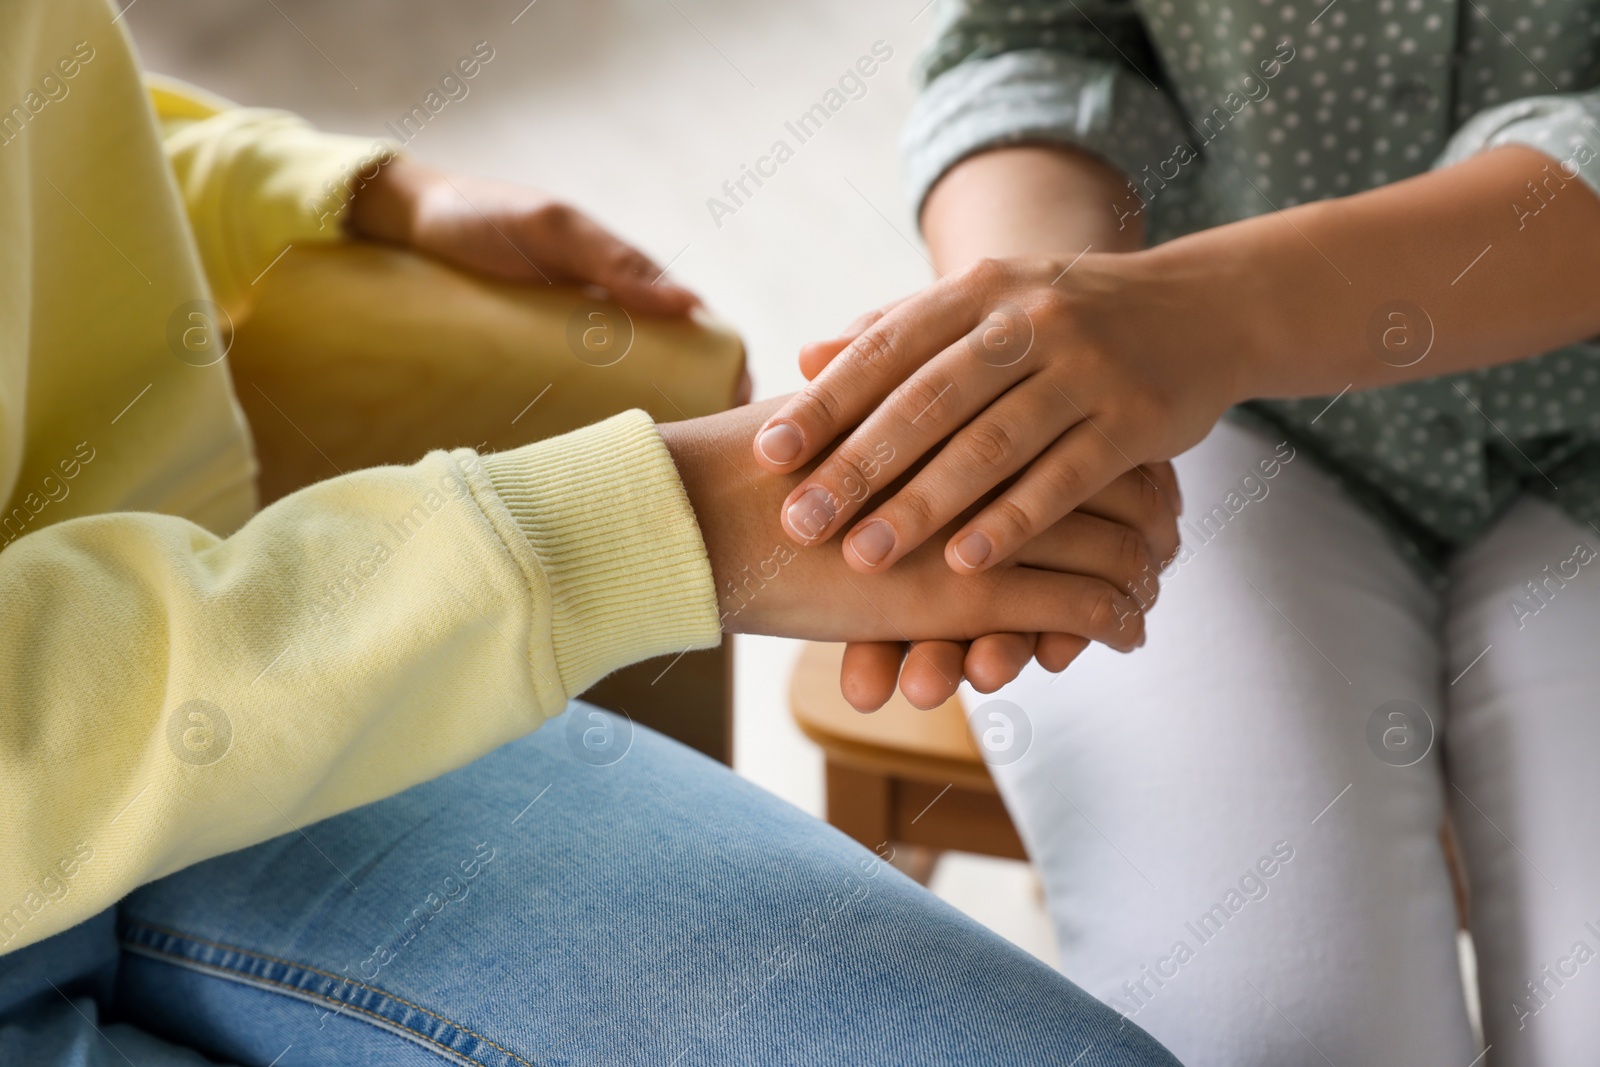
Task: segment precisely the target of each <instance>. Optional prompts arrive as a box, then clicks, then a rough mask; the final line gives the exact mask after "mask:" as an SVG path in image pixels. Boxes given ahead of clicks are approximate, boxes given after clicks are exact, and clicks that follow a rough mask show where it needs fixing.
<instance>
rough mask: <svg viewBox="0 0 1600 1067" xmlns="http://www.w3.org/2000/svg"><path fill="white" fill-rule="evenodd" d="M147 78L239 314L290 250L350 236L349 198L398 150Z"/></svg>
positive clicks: (210, 270) (188, 195) (220, 278)
mask: <svg viewBox="0 0 1600 1067" xmlns="http://www.w3.org/2000/svg"><path fill="white" fill-rule="evenodd" d="M146 84H147V86H148V89H149V92H150V98H151V102H152V103H153V105H154V106H155V111H156V118H157V120H158V121H159V122H160V125H161V136H162V146H163V148H164V149H165V151H166V156H167V163H168V165H169V166H170V167H171V168H172V172H173V176H174V178H175V179H176V181H177V184H178V192H179V194H180V196H181V197H182V198H183V203H184V207H185V208H186V209H187V211H188V214H189V223H190V226H191V228H192V229H193V231H194V236H195V242H196V244H197V246H198V249H199V253H200V260H201V262H202V264H203V265H204V267H205V273H206V278H207V280H208V281H210V283H211V288H212V291H213V299H215V300H216V301H217V303H219V304H221V305H222V306H223V307H224V308H226V309H227V311H228V313H229V314H230V315H235V316H236V317H237V316H241V315H242V314H243V313H244V312H245V310H246V309H247V308H248V304H249V301H248V300H247V298H246V294H247V293H248V292H249V290H250V287H251V283H252V282H254V281H255V279H256V278H257V277H259V276H260V274H261V272H262V271H264V270H266V269H267V268H268V267H269V266H270V265H271V264H272V262H273V261H274V260H275V259H276V258H277V256H279V255H280V254H281V253H282V252H283V251H284V249H286V248H288V247H289V246H290V245H297V244H298V245H305V244H315V243H325V242H329V241H337V240H339V239H340V238H341V237H342V236H343V231H342V229H341V220H342V219H343V217H344V210H345V206H346V205H347V204H348V203H349V202H350V199H351V197H353V196H354V195H355V191H356V190H357V189H359V188H360V186H361V183H362V181H363V180H366V181H370V180H371V179H372V178H374V177H376V176H377V173H378V168H379V167H381V166H382V165H383V163H384V162H386V161H387V160H388V159H390V158H392V157H393V155H394V148H393V146H391V145H389V144H387V143H386V142H384V141H381V140H379V141H373V140H368V139H363V138H360V137H345V136H340V135H337V134H330V133H322V132H321V131H319V130H316V129H314V128H313V127H312V126H311V125H310V124H309V123H307V122H306V121H305V120H303V119H301V118H300V117H298V116H296V115H293V114H291V113H289V112H287V111H277V110H273V109H269V108H254V107H238V106H236V105H234V104H232V103H230V102H229V101H227V100H224V99H222V98H220V97H216V96H212V95H210V94H208V93H206V92H205V91H204V90H201V89H197V88H195V87H193V86H190V85H186V84H184V83H182V82H179V81H175V80H173V79H170V78H158V77H147V78H146Z"/></svg>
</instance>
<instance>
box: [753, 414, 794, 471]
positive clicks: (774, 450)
mask: <svg viewBox="0 0 1600 1067" xmlns="http://www.w3.org/2000/svg"><path fill="white" fill-rule="evenodd" d="M804 443H805V442H804V441H803V440H801V437H800V431H799V430H797V429H795V427H794V424H793V423H789V422H775V423H773V424H772V425H771V426H768V427H767V428H766V429H765V430H762V431H761V433H760V434H758V435H757V436H756V447H757V448H759V449H760V450H761V454H762V455H763V456H765V457H766V459H767V462H768V463H779V464H782V463H788V462H789V461H790V460H792V459H794V457H796V456H798V455H799V454H800V446H801V445H802V444H804Z"/></svg>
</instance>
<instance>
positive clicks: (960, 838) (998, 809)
mask: <svg viewBox="0 0 1600 1067" xmlns="http://www.w3.org/2000/svg"><path fill="white" fill-rule="evenodd" d="M843 656H844V646H843V645H825V644H818V643H815V642H808V643H807V644H806V646H805V648H804V649H803V650H802V651H801V653H800V660H799V662H798V663H797V664H796V665H795V669H794V677H793V679H792V680H791V682H790V686H789V710H790V713H791V714H792V715H793V716H794V721H795V723H796V725H798V726H799V727H800V730H801V732H802V733H804V734H805V735H806V736H807V737H809V738H810V739H811V740H812V741H814V742H816V744H817V746H818V747H819V748H821V749H822V755H823V759H824V761H825V764H824V765H825V768H826V774H827V819H828V822H829V823H831V824H832V825H833V826H835V827H837V828H838V829H840V830H843V831H844V832H845V833H847V834H849V835H850V836H851V837H853V838H855V839H856V840H857V841H859V842H861V843H862V844H863V845H865V846H867V847H868V848H870V849H874V850H877V851H880V852H882V851H883V850H884V846H885V845H887V846H889V847H892V848H893V849H894V850H895V860H894V862H895V864H896V866H898V867H900V868H901V869H902V870H904V871H905V872H906V873H907V874H909V875H911V876H912V877H913V878H916V879H917V880H918V881H919V882H923V883H926V882H927V881H928V879H929V878H930V877H932V874H933V868H934V866H935V865H936V864H937V863H938V859H939V854H940V853H942V852H944V851H946V850H947V849H955V850H956V851H959V852H976V853H978V854H979V855H983V856H999V857H1001V858H1002V859H1017V860H1025V859H1027V858H1028V854H1027V851H1026V850H1025V849H1024V848H1023V847H1022V839H1021V838H1020V837H1019V836H1018V835H1017V828H1016V826H1015V825H1014V824H1013V823H1012V821H1011V816H1010V815H1009V814H1008V813H1007V812H1006V808H1005V804H1003V803H1002V802H1001V800H1000V795H999V793H998V792H996V790H995V786H994V779H993V778H992V777H991V776H990V774H989V768H988V766H987V765H986V764H985V763H984V762H983V757H982V756H981V755H980V754H979V752H978V747H977V745H975V744H974V743H973V741H972V735H971V734H970V733H969V732H968V730H967V721H966V720H967V713H966V709H965V708H964V707H963V706H962V704H961V698H960V696H955V697H952V698H951V699H950V700H947V701H945V702H944V703H943V704H941V705H939V706H938V707H937V708H934V709H933V710H932V711H922V710H920V709H918V708H916V707H914V706H912V704H911V703H910V702H909V701H907V700H906V699H905V697H903V696H901V695H900V694H899V693H898V692H897V693H895V695H894V698H893V699H892V700H890V701H889V703H888V704H886V705H884V707H883V709H882V710H880V711H878V712H876V713H874V714H871V715H863V714H861V713H860V712H859V711H857V710H856V709H855V708H852V707H851V706H850V704H849V703H848V702H847V701H846V700H845V699H844V696H843V695H842V694H841V693H840V692H839V664H840V661H841V660H842V658H843ZM1439 844H1440V848H1441V849H1442V851H1443V852H1444V858H1445V863H1446V865H1447V866H1448V867H1449V870H1450V877H1451V882H1452V883H1453V888H1454V890H1455V901H1456V918H1457V921H1458V922H1459V924H1460V926H1461V929H1463V930H1465V929H1466V928H1467V883H1466V877H1465V874H1464V871H1463V869H1462V866H1461V860H1460V856H1459V854H1458V852H1457V850H1456V842H1455V833H1454V831H1453V829H1452V828H1451V826H1450V823H1449V821H1448V819H1447V820H1446V821H1445V822H1444V823H1443V824H1442V825H1441V826H1440V827H1439Z"/></svg>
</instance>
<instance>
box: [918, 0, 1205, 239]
mask: <svg viewBox="0 0 1600 1067" xmlns="http://www.w3.org/2000/svg"><path fill="white" fill-rule="evenodd" d="M920 76H921V79H922V82H923V89H922V93H921V95H920V96H919V97H918V99H917V102H916V104H915V106H914V107H913V108H912V112H911V118H910V121H909V122H908V123H907V126H906V130H905V134H904V137H903V140H902V151H903V153H904V156H905V164H906V166H905V170H906V181H907V186H908V192H909V193H910V196H911V201H912V203H913V204H914V205H915V206H916V207H917V209H918V210H919V211H920V210H921V206H922V201H923V199H924V198H925V197H926V196H927V194H928V191H929V190H930V189H932V188H933V185H934V183H935V182H937V181H938V180H939V178H940V177H942V176H943V175H944V173H945V171H947V170H949V169H950V168H951V167H953V166H954V165H955V164H956V163H958V162H960V161H961V160H962V159H965V158H966V157H967V156H970V155H973V154H975V153H977V152H981V151H983V150H985V149H989V148H994V147H996V146H998V145H1003V144H1016V143H1020V142H1031V141H1057V142H1061V143H1064V144H1070V145H1073V146H1075V147H1078V148H1082V149H1084V150H1085V151H1088V152H1092V153H1094V154H1095V155H1097V156H1100V157H1101V158H1103V159H1105V160H1106V161H1107V162H1109V163H1110V164H1111V165H1112V166H1115V167H1117V168H1118V169H1119V170H1121V171H1122V172H1123V173H1124V174H1128V175H1133V174H1137V173H1139V172H1140V171H1141V170H1143V169H1144V168H1145V167H1146V166H1151V165H1154V164H1156V163H1158V162H1159V161H1160V160H1162V159H1164V158H1166V157H1167V156H1169V155H1170V154H1171V153H1172V150H1173V148H1174V147H1175V146H1176V145H1178V144H1181V143H1183V142H1185V141H1187V140H1188V135H1187V133H1186V131H1185V127H1184V124H1183V119H1182V115H1181V112H1180V111H1179V109H1178V106H1177V104H1176V103H1175V102H1174V100H1173V98H1172V96H1171V95H1170V93H1169V91H1168V89H1167V88H1166V81H1165V78H1164V77H1163V76H1162V73H1161V70H1160V67H1159V64H1158V63H1157V62H1156V60H1155V56H1154V52H1153V50H1152V48H1151V45H1150V41H1149V38H1148V37H1147V36H1146V34H1145V30H1144V25H1143V23H1142V22H1141V21H1140V19H1139V15H1138V13H1137V11H1136V10H1134V7H1133V5H1132V3H1130V2H1128V0H1039V2H1033V3H1026V2H1017V0H1013V2H1009V3H995V2H993V0H941V9H940V20H939V25H938V28H937V29H936V31H935V34H934V39H933V42H932V44H931V45H930V46H929V47H928V49H927V51H926V52H925V53H924V54H923V57H922V62H921V68H920Z"/></svg>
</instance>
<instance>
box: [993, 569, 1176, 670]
mask: <svg viewBox="0 0 1600 1067" xmlns="http://www.w3.org/2000/svg"><path fill="white" fill-rule="evenodd" d="M985 579H986V580H985V581H984V582H982V583H980V584H978V585H976V586H975V587H974V589H973V592H972V594H970V595H971V596H972V598H973V599H972V601H971V608H972V614H973V627H972V631H973V632H975V633H1065V634H1078V635H1079V636H1081V637H1087V638H1089V639H1090V640H1091V641H1099V642H1100V643H1101V644H1104V645H1108V646H1110V647H1111V648H1114V649H1116V650H1117V651H1119V652H1131V651H1133V650H1134V649H1135V648H1138V647H1139V646H1140V645H1141V644H1143V643H1144V607H1143V605H1142V604H1140V602H1139V601H1138V600H1136V599H1134V598H1133V597H1131V596H1128V595H1127V594H1126V593H1124V592H1123V591H1122V590H1120V589H1118V588H1117V587H1116V586H1115V585H1113V584H1112V583H1110V582H1108V581H1106V580H1104V579H1103V578H1093V577H1090V576H1088V575H1083V574H1058V573H1056V572H1055V571H1047V570H1037V569H1035V568H1032V567H1014V566H1013V567H1001V568H998V569H996V570H992V571H989V572H987V573H986V575H985Z"/></svg>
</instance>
